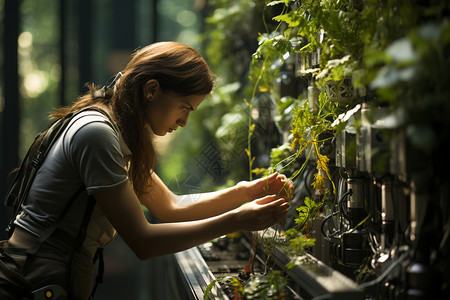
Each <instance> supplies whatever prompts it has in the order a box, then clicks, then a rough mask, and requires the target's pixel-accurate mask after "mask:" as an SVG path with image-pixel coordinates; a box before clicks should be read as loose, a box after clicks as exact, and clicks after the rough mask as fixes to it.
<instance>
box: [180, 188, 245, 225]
mask: <svg viewBox="0 0 450 300" xmlns="http://www.w3.org/2000/svg"><path fill="white" fill-rule="evenodd" d="M174 201H175V204H176V206H177V207H178V208H177V212H176V214H174V215H173V217H174V218H176V220H177V221H191V220H199V219H203V218H209V217H213V216H216V215H219V214H222V213H225V212H227V211H229V210H232V209H234V208H236V207H239V206H240V205H242V204H243V203H245V202H247V201H249V199H248V197H247V194H246V193H245V191H244V190H243V189H242V188H241V187H240V186H239V185H237V186H234V187H230V188H226V189H223V190H220V191H216V192H208V193H199V194H189V195H182V196H175V200H174Z"/></svg>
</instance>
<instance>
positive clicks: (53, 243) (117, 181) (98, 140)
mask: <svg viewBox="0 0 450 300" xmlns="http://www.w3.org/2000/svg"><path fill="white" fill-rule="evenodd" d="M122 73H123V74H122ZM122 73H119V74H120V75H121V77H120V78H118V80H117V81H115V82H114V84H112V85H111V86H109V87H108V88H104V89H101V90H95V88H93V87H91V92H90V93H88V94H86V95H84V96H82V97H81V98H80V99H79V100H78V101H77V102H76V103H75V104H74V105H72V106H71V107H65V108H60V109H59V110H57V111H56V112H55V113H54V114H53V117H55V118H60V117H63V116H65V115H67V114H68V113H70V112H75V111H78V110H80V109H83V108H86V107H96V108H98V109H101V111H100V112H99V111H97V110H85V111H83V112H81V113H79V114H77V115H76V116H75V117H74V119H73V120H72V121H71V123H70V124H69V125H68V127H67V128H66V129H65V131H64V133H63V134H62V135H61V137H60V138H59V139H58V140H57V142H56V143H55V144H54V146H53V147H52V148H51V150H50V152H49V154H48V156H47V158H46V160H45V161H44V163H43V164H42V166H41V168H40V169H39V171H38V173H37V175H36V178H35V180H34V182H33V184H32V186H31V189H30V192H29V195H28V198H27V201H26V203H25V204H24V205H23V206H22V207H23V208H22V212H21V213H20V214H19V215H18V217H17V219H16V221H15V225H16V229H15V230H14V233H13V235H12V237H11V238H10V239H9V246H8V248H7V249H6V250H8V249H29V248H30V245H32V244H33V243H35V241H36V240H39V239H44V238H42V236H43V232H45V230H46V228H48V227H50V226H51V224H55V223H57V224H58V226H57V229H56V230H55V232H54V233H52V234H49V237H48V238H45V242H43V245H42V247H40V250H39V251H40V252H42V253H43V254H40V255H36V256H37V257H35V258H33V259H29V261H27V262H26V263H25V262H24V260H25V258H24V257H23V256H22V257H20V256H19V258H17V259H16V264H17V266H18V267H16V268H17V272H22V275H23V276H24V277H25V278H26V279H27V280H28V281H30V282H31V283H32V284H34V285H35V287H34V289H36V287H39V286H45V285H46V284H54V283H55V282H57V285H58V286H62V287H63V288H64V289H65V292H66V293H68V294H69V295H70V296H71V298H73V299H88V298H89V296H90V294H91V290H92V283H93V278H94V266H93V263H92V261H93V257H94V255H95V253H96V250H97V249H98V248H103V247H104V246H106V244H108V243H109V242H110V241H111V240H112V238H113V237H114V235H115V233H116V231H117V232H118V233H119V234H120V235H121V237H122V238H123V240H124V241H125V242H126V243H127V244H128V246H129V247H130V248H131V249H132V250H133V251H134V253H135V254H136V256H137V257H138V258H140V259H148V258H151V257H154V256H158V255H164V254H168V253H174V252H177V251H181V250H184V249H187V248H190V247H193V246H196V245H198V244H201V243H203V242H206V241H208V240H211V239H213V238H216V237H219V236H221V235H224V234H228V233H231V232H235V231H240V230H249V231H252V230H261V229H264V228H267V227H268V226H271V225H273V224H274V223H276V222H277V220H279V219H280V218H281V217H283V216H284V215H285V214H286V212H287V210H288V208H289V204H288V203H287V202H286V201H285V199H283V198H282V196H283V197H285V198H286V196H287V195H286V193H284V192H283V191H286V190H287V191H290V193H288V194H292V193H291V192H292V190H293V185H292V184H291V183H290V182H288V181H287V179H286V177H284V176H282V175H278V174H273V175H271V176H269V177H268V178H265V179H260V180H255V181H251V182H240V183H238V184H237V185H236V186H234V187H232V188H228V189H224V190H221V191H218V192H212V193H205V194H201V195H196V196H198V199H199V201H197V202H196V203H194V204H192V205H189V206H187V207H179V206H177V205H176V204H175V203H176V201H175V198H176V196H175V195H174V194H173V193H172V192H171V191H170V190H169V189H168V188H167V187H166V186H165V185H164V183H163V182H162V181H161V179H160V178H159V177H158V176H157V175H156V174H155V173H154V172H153V171H152V170H153V169H154V167H155V163H156V159H155V152H154V149H153V145H152V135H153V134H154V135H158V136H163V135H165V134H167V133H170V132H172V131H175V130H177V129H178V127H184V126H186V124H187V121H188V117H189V115H190V113H191V112H193V111H195V110H196V109H197V108H198V106H199V105H200V104H201V102H202V101H203V99H204V98H205V97H206V96H207V95H208V94H209V93H210V92H211V90H212V88H213V75H212V73H211V71H210V70H209V68H208V66H207V64H206V62H205V61H204V59H203V58H202V57H201V56H200V55H199V53H198V52H197V51H196V50H194V49H193V48H191V47H189V46H186V45H183V44H180V43H175V42H162V43H156V44H152V45H150V46H147V47H145V48H143V49H141V50H139V51H137V52H136V53H135V54H134V55H133V57H132V59H131V61H130V62H129V64H128V65H127V67H126V68H125V70H124V71H123V72H122ZM77 191H80V192H79V194H78V193H77ZM280 191H282V193H280ZM278 194H280V195H278ZM71 199H76V201H73V204H72V206H71V207H70V209H65V208H66V207H67V205H68V204H67V203H68V202H71ZM89 199H94V200H95V201H93V203H95V206H93V207H94V208H93V209H92V212H91V213H89V214H90V215H91V216H90V219H89V218H87V219H88V220H89V221H88V223H87V229H86V233H85V234H80V232H82V231H83V230H80V229H79V228H81V227H80V226H81V225H80V224H82V222H83V221H80V220H83V219H86V215H87V213H86V212H87V211H88V208H87V207H89V205H88V203H90V202H89ZM141 204H142V205H144V206H146V207H147V208H148V209H149V210H150V211H151V213H152V214H153V215H154V216H156V217H157V218H158V219H159V220H160V221H161V222H165V223H161V224H150V223H148V222H147V220H146V218H145V216H144V213H143V211H142V208H141ZM243 204H244V205H243ZM66 210H67V211H68V213H66V214H65V216H64V218H62V217H58V216H61V214H64V212H65V211H66ZM60 219H61V220H60ZM79 236H82V237H83V238H84V239H83V242H82V246H78V247H77V245H76V241H77V237H78V238H79ZM74 245H75V248H76V251H75V252H73V251H72V249H73V248H74ZM71 251H72V252H71ZM6 252H7V251H6ZM40 252H39V253H40ZM46 253H47V254H48V255H46ZM69 254H70V255H69ZM24 265H26V266H25V267H24ZM50 266H51V267H50ZM0 273H1V272H0ZM63 274H65V275H63ZM4 278H8V277H7V276H6V275H4V276H3V279H2V276H0V291H1V292H2V293H3V294H4V297H5V295H11V294H12V293H14V288H11V280H9V281H10V282H9V285H8V284H7V282H8V280H7V279H4ZM49 278H50V279H49ZM9 279H11V278H9ZM52 280H53V281H52ZM15 292H17V289H16V291H15Z"/></svg>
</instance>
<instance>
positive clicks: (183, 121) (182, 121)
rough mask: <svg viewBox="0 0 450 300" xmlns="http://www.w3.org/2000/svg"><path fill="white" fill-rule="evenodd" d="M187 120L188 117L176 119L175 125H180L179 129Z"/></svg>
mask: <svg viewBox="0 0 450 300" xmlns="http://www.w3.org/2000/svg"><path fill="white" fill-rule="evenodd" d="M188 118H189V115H186V116H185V117H184V118H180V119H178V120H177V124H178V125H180V126H181V127H184V126H186V124H187V122H188Z"/></svg>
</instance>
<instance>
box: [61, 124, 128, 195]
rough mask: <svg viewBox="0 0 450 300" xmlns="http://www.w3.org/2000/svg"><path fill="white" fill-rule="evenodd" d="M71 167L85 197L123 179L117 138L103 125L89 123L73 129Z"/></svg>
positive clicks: (111, 129) (106, 125)
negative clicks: (75, 171) (77, 175)
mask: <svg viewBox="0 0 450 300" xmlns="http://www.w3.org/2000/svg"><path fill="white" fill-rule="evenodd" d="M69 149H70V154H71V155H70V157H71V164H72V166H73V167H74V168H75V169H76V170H77V171H78V173H79V175H80V179H81V181H82V182H83V184H84V185H85V186H86V191H87V193H88V194H92V193H93V192H95V191H97V190H101V189H105V188H108V187H113V186H116V185H118V184H120V183H122V182H124V181H126V180H127V172H126V170H125V168H124V164H123V155H122V151H121V148H120V143H119V138H118V136H117V133H116V132H115V131H114V130H113V128H112V127H111V126H110V125H109V124H108V123H106V122H101V121H97V122H90V123H88V124H86V125H84V126H82V127H81V128H79V129H78V130H77V132H76V133H75V135H74V136H73V137H72V140H71V143H70V147H69Z"/></svg>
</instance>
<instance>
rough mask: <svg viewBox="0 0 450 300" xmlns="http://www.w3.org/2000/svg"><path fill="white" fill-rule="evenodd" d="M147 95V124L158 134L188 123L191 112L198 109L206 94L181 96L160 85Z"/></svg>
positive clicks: (160, 134)
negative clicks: (167, 90) (166, 90)
mask: <svg viewBox="0 0 450 300" xmlns="http://www.w3.org/2000/svg"><path fill="white" fill-rule="evenodd" d="M149 95H150V96H147V99H146V100H147V101H148V102H147V105H146V108H145V120H146V126H150V127H151V129H152V131H153V132H154V133H155V134H156V135H158V136H164V135H166V134H167V133H171V132H172V131H175V130H177V128H178V127H179V126H181V127H184V126H186V124H187V121H188V118H189V114H190V113H191V112H193V111H194V110H196V109H197V107H198V106H199V105H200V103H201V102H202V101H203V99H205V97H206V95H190V96H179V95H178V94H176V93H175V92H163V91H162V90H161V89H160V88H159V85H158V86H157V87H156V88H155V89H154V91H153V93H150V94H149Z"/></svg>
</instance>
